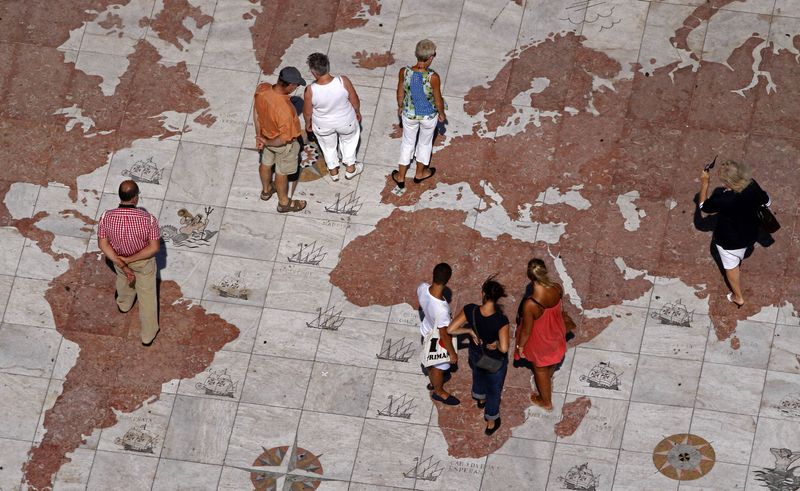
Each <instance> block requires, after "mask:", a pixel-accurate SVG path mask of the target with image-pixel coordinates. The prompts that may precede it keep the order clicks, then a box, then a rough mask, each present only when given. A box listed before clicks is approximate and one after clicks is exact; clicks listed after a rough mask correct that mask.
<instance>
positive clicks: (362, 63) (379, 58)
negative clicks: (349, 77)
mask: <svg viewBox="0 0 800 491" xmlns="http://www.w3.org/2000/svg"><path fill="white" fill-rule="evenodd" d="M353 64H354V65H356V66H357V67H359V68H366V69H368V70H374V69H375V68H383V67H387V66H389V65H392V64H394V54H392V52H391V51H386V52H384V53H368V52H367V50H363V51H358V52H356V54H354V55H353Z"/></svg>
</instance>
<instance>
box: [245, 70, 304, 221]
mask: <svg viewBox="0 0 800 491" xmlns="http://www.w3.org/2000/svg"><path fill="white" fill-rule="evenodd" d="M305 84H306V81H305V80H303V77H302V76H301V75H300V71H299V70H297V68H295V67H293V66H287V67H285V68H284V69H283V70H281V71H280V74H279V75H278V83H276V84H275V85H272V84H268V83H263V84H261V85H259V86H258V88H257V89H256V94H255V111H253V123H254V124H255V126H256V148H257V149H258V150H261V165H260V166H259V168H258V174H259V176H260V177H261V199H262V200H264V201H266V200H268V199H270V198H271V197H272V195H273V193H275V192H276V191H277V192H278V213H287V212H292V211H301V210H303V209H304V208H305V207H306V202H305V201H303V200H296V199H294V200H293V199H289V175H291V174H294V173H295V172H297V165H298V161H299V158H300V143H299V142H298V138H299V137H300V121H299V120H298V117H297V111H296V110H295V108H294V106H293V105H292V103H291V101H290V100H289V95H290V94H291V93H292V92H294V91H295V90H296V89H297V87H299V86H300V85H305ZM273 165H274V166H275V182H274V183H273V182H272V166H273Z"/></svg>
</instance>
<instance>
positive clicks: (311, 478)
mask: <svg viewBox="0 0 800 491" xmlns="http://www.w3.org/2000/svg"><path fill="white" fill-rule="evenodd" d="M261 448H262V449H263V450H264V452H263V453H262V454H261V455H259V456H258V457H256V459H255V461H254V462H253V465H252V467H238V466H234V467H236V468H237V469H241V470H243V471H247V472H249V473H250V480H251V481H252V482H253V486H254V489H255V490H256V491H278V490H280V491H312V490H314V489H317V488H318V487H319V485H320V484H321V483H322V481H338V479H331V478H327V477H323V476H322V472H323V471H322V464H320V462H319V456H317V455H314V454H313V453H312V452H309V451H308V450H306V449H304V448H301V447H298V446H297V442H296V441H295V442H294V443H293V444H292V446H291V447H290V446H288V445H286V446H282V447H272V448H269V449H267V448H265V447H261Z"/></svg>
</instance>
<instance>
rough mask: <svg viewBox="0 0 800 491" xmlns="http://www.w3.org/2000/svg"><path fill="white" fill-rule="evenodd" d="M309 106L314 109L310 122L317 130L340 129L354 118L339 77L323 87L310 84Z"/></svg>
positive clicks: (351, 106)
mask: <svg viewBox="0 0 800 491" xmlns="http://www.w3.org/2000/svg"><path fill="white" fill-rule="evenodd" d="M311 104H312V106H313V107H314V112H313V113H312V116H311V120H312V121H311V122H312V123H313V124H315V125H316V126H318V127H319V128H341V127H342V126H345V125H348V124H350V123H351V122H352V121H353V120H354V119H355V117H356V112H355V110H354V109H353V105H352V104H350V99H349V98H348V94H347V89H345V88H344V83H343V82H342V79H341V77H334V78H333V80H331V81H330V82H328V83H327V84H325V85H320V84H318V83H316V82H314V83H312V84H311Z"/></svg>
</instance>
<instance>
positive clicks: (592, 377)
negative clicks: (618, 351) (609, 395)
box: [580, 361, 622, 390]
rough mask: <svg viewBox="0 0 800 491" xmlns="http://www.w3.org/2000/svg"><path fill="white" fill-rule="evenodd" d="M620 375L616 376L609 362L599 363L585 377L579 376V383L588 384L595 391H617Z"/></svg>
mask: <svg viewBox="0 0 800 491" xmlns="http://www.w3.org/2000/svg"><path fill="white" fill-rule="evenodd" d="M621 376H622V373H619V374H617V372H616V371H615V370H614V367H612V366H611V363H610V362H605V361H601V362H600V363H598V364H597V365H595V366H594V367H592V369H591V370H589V373H588V374H587V375H581V377H580V380H581V382H589V387H594V388H597V389H608V390H619V384H620V380H619V378H620V377H621Z"/></svg>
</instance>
